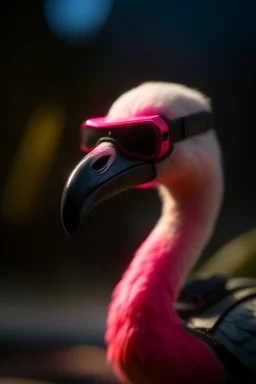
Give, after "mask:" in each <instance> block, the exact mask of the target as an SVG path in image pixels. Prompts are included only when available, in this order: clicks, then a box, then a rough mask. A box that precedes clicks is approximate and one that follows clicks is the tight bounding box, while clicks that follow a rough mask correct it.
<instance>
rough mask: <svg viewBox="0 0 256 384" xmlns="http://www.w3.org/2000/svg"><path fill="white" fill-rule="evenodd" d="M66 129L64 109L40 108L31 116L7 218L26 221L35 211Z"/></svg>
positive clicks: (7, 197)
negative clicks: (62, 134) (63, 130)
mask: <svg viewBox="0 0 256 384" xmlns="http://www.w3.org/2000/svg"><path fill="white" fill-rule="evenodd" d="M63 126H64V115H63V112H62V110H61V109H60V108H54V107H39V108H38V109H36V110H35V111H34V112H33V113H32V114H31V116H30V119H29V120H28V124H27V127H26V130H25V132H24V135H23V137H22V139H21V142H20V145H19V148H18V150H17V153H16V156H15V157H14V162H13V166H12V169H11V172H10V174H9V178H8V180H7V183H6V186H5V189H4V195H3V202H2V213H3V216H5V217H6V218H8V219H9V220H15V221H23V220H26V219H27V218H28V217H29V215H30V214H31V212H32V211H33V210H34V209H35V207H36V204H37V203H38V198H39V196H40V191H41V190H42V187H43V185H44V181H45V180H46V176H47V175H48V172H49V171H50V168H51V165H52V161H53V159H54V156H55V154H56V150H57V148H58V144H59V139H60V136H61V133H62V129H63Z"/></svg>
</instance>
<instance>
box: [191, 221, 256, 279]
mask: <svg viewBox="0 0 256 384" xmlns="http://www.w3.org/2000/svg"><path fill="white" fill-rule="evenodd" d="M194 273H196V274H203V275H213V274H225V275H228V276H233V277H256V228H254V229H252V230H250V231H249V232H246V233H244V234H242V235H240V236H239V237H237V238H235V239H234V240H232V241H230V242H229V243H228V244H226V245H225V246H223V247H222V248H221V249H220V250H219V251H218V252H216V253H215V254H214V255H213V256H212V257H211V258H210V259H208V260H207V261H206V262H205V263H204V264H203V265H201V266H200V267H195V269H194V270H193V274H194Z"/></svg>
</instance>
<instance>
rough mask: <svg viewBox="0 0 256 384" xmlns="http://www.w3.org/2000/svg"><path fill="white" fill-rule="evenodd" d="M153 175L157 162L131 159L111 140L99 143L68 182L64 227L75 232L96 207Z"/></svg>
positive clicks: (63, 205) (63, 211) (62, 207)
mask: <svg viewBox="0 0 256 384" xmlns="http://www.w3.org/2000/svg"><path fill="white" fill-rule="evenodd" d="M154 178H155V165H154V163H151V162H146V161H143V160H134V159H129V158H127V157H125V156H123V155H122V154H121V153H120V151H119V150H118V149H117V148H116V146H115V145H114V144H112V143H109V142H104V143H101V144H99V145H98V146H97V148H95V149H94V150H93V151H92V152H90V153H89V154H88V155H86V156H85V157H84V158H83V159H82V160H81V161H80V162H79V163H78V165H77V166H76V167H75V169H74V170H73V172H72V173H71V175H70V176H69V178H68V180H67V182H66V185H65V187H64V191H63V194H62V201H61V219H62V224H63V227H64V229H65V230H66V232H67V233H68V234H69V235H72V234H74V233H75V231H76V230H77V229H78V227H79V225H80V223H81V222H82V220H83V219H84V217H85V216H86V215H87V214H88V213H89V212H90V210H91V209H92V208H93V207H95V206H96V205H98V204H99V203H101V202H103V201H104V200H106V199H108V198H110V197H112V196H115V195H117V194H119V193H120V192H122V191H124V190H127V189H130V188H133V187H136V186H137V185H140V184H143V183H147V182H149V181H151V180H153V179H154Z"/></svg>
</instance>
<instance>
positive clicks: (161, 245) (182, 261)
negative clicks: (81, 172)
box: [106, 178, 223, 384]
mask: <svg viewBox="0 0 256 384" xmlns="http://www.w3.org/2000/svg"><path fill="white" fill-rule="evenodd" d="M201 181H202V180H201ZM214 181H215V182H210V178H209V180H208V182H206V180H204V182H200V183H198V185H193V187H192V188H191V189H190V191H189V193H186V192H184V191H186V188H185V189H184V186H183V187H182V188H180V186H178V187H177V188H176V187H175V186H174V185H173V184H172V183H170V184H169V185H168V183H166V184H165V186H160V187H159V190H160V196H161V198H162V201H163V209H162V215H161V218H160V220H159V221H158V223H157V225H156V227H155V228H154V230H153V231H152V232H151V234H150V235H149V236H148V238H147V239H146V240H145V242H144V243H143V244H142V245H141V247H140V248H139V249H138V250H137V252H136V254H135V257H134V259H133V261H132V262H131V264H130V266H129V268H128V269H127V271H126V272H125V274H124V276H123V279H122V280H121V282H120V283H119V284H118V285H117V287H116V288H115V290H114V293H113V300H112V303H111V305H110V308H109V314H108V321H107V333H106V341H107V343H108V360H109V361H111V362H112V364H113V365H114V367H115V369H116V371H117V372H118V373H119V375H120V377H123V376H125V377H128V378H130V379H131V381H132V382H133V383H137V382H139V383H141V384H142V383H143V384H144V383H145V384H146V383H154V382H155V381H154V380H153V377H154V376H155V380H156V382H158V383H161V384H163V383H165V382H166V381H165V376H166V375H170V374H171V377H172V380H173V381H171V382H172V383H176V380H177V382H183V381H180V379H181V376H182V375H183V379H184V382H187V381H186V380H189V379H190V378H191V375H197V376H196V377H197V378H199V376H202V382H204V380H205V379H206V378H207V380H208V381H209V372H211V371H213V373H215V375H220V376H221V375H222V374H223V371H222V367H221V365H220V364H219V362H218V361H217V359H216V358H215V356H214V355H213V353H212V351H211V350H210V348H209V347H208V346H207V345H205V344H204V343H203V342H202V341H200V340H198V339H197V338H196V337H195V336H193V335H192V334H190V333H189V332H187V331H185V330H184V328H183V325H182V321H181V319H180V318H179V317H178V315H177V313H176V311H175V309H174V302H175V299H176V298H177V295H178V293H179V289H180V285H181V282H182V279H183V278H184V276H185V274H186V272H187V271H188V269H189V268H191V267H192V265H193V264H194V263H195V261H196V260H197V258H198V256H199V255H200V253H201V252H202V249H203V247H204V246H205V244H206V242H207V241H208V238H209V236H210V235H211V233H212V228H213V224H214V222H215V219H216V215H217V213H218V208H219V205H220V196H221V190H218V185H219V184H220V183H216V179H215V180H214ZM198 354H200V355H198ZM184 361H186V369H185V370H184V368H183V369H182V365H184ZM148 367H150V368H148ZM160 367H161V369H160ZM152 370H153V371H152ZM147 371H150V377H151V379H150V380H151V381H149V379H148V378H147V373H146V372H147ZM156 372H158V373H156ZM160 372H162V373H163V372H164V375H163V377H162V379H161V375H160V376H159V374H160ZM215 375H214V378H215V379H216V377H215ZM185 376H186V377H185ZM166 377H167V378H170V376H166ZM190 382H191V380H190ZM197 382H198V379H197Z"/></svg>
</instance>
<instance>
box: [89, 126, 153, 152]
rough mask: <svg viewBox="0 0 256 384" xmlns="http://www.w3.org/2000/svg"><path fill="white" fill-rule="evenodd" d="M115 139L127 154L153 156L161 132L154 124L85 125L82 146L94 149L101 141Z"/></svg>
mask: <svg viewBox="0 0 256 384" xmlns="http://www.w3.org/2000/svg"><path fill="white" fill-rule="evenodd" d="M104 139H106V140H110V141H112V140H113V141H114V142H116V143H117V145H118V146H119V147H120V148H121V149H122V150H123V151H124V152H126V153H127V154H129V155H133V156H138V157H142V158H153V157H154V156H156V155H157V153H158V150H159V134H158V130H157V127H155V126H153V125H152V124H132V125H127V126H125V127H122V126H115V127H108V128H106V127H104V128H98V127H97V128H94V127H85V128H84V129H83V130H82V146H83V147H84V148H87V149H88V150H92V149H93V148H94V147H95V146H96V145H97V144H98V143H99V141H103V140H104Z"/></svg>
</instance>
